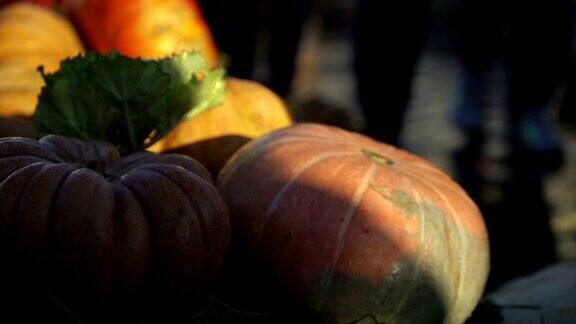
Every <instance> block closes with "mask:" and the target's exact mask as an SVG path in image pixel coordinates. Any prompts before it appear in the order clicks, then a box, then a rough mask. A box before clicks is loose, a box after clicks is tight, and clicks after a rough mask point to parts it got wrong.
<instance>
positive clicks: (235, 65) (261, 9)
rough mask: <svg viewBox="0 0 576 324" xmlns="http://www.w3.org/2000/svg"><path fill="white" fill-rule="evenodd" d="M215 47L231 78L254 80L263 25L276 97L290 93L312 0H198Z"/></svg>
mask: <svg viewBox="0 0 576 324" xmlns="http://www.w3.org/2000/svg"><path fill="white" fill-rule="evenodd" d="M200 4H201V5H202V8H203V10H204V13H205V15H206V18H207V21H208V24H209V25H210V27H211V29H212V32H213V35H214V38H215V39H216V44H217V45H218V47H219V48H220V50H221V51H222V52H223V53H225V54H226V55H227V56H228V59H229V66H228V73H229V74H230V75H231V76H235V77H240V78H245V79H253V78H254V72H255V68H256V59H257V45H258V44H257V42H258V40H259V37H260V32H261V30H262V26H263V25H266V27H267V28H266V30H267V39H268V41H267V44H265V45H266V48H265V52H266V53H267V55H266V56H267V61H268V62H267V63H268V71H269V73H268V77H267V80H266V81H265V82H264V83H266V85H267V86H268V87H270V88H271V89H272V90H273V91H274V92H276V93H277V94H279V95H281V96H283V97H286V96H288V95H289V94H290V91H291V87H292V81H293V79H294V71H295V65H296V57H297V54H298V49H299V44H300V38H301V36H302V28H303V24H304V21H305V19H306V17H307V16H308V14H309V12H310V10H311V6H312V0H281V1H274V0H243V1H238V0H201V1H200Z"/></svg>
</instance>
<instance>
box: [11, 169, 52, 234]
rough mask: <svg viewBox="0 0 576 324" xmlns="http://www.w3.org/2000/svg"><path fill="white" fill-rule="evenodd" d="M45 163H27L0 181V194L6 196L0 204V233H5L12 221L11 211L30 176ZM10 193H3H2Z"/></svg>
mask: <svg viewBox="0 0 576 324" xmlns="http://www.w3.org/2000/svg"><path fill="white" fill-rule="evenodd" d="M44 165H46V162H36V163H33V164H30V165H27V166H25V167H23V168H21V169H19V170H17V171H16V172H14V173H12V174H10V175H9V176H8V177H7V178H5V179H3V181H2V182H0V195H1V196H2V197H7V199H3V200H2V203H1V204H0V234H5V233H4V232H5V231H6V229H7V227H9V226H10V225H11V223H12V218H13V217H14V216H13V211H14V208H15V206H16V205H17V204H18V201H19V200H20V197H21V196H22V192H23V191H24V189H26V186H27V185H28V183H29V182H30V180H32V177H34V175H35V174H36V173H37V172H38V171H40V170H41V169H42V167H43V166H44ZM5 192H6V193H8V192H9V193H10V194H3V193H5Z"/></svg>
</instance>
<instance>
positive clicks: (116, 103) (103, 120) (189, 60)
mask: <svg viewBox="0 0 576 324" xmlns="http://www.w3.org/2000/svg"><path fill="white" fill-rule="evenodd" d="M40 72H41V73H42V76H43V78H44V80H45V84H46V85H45V86H44V88H42V92H41V94H40V100H39V103H38V106H37V108H36V113H35V115H34V124H35V126H36V128H37V129H38V131H39V132H40V133H41V134H42V135H47V134H58V135H63V136H68V137H74V138H82V139H88V140H100V141H107V142H110V143H112V144H113V145H115V146H116V147H118V148H119V149H120V150H121V152H123V153H130V152H134V151H137V150H142V149H144V148H146V147H148V146H150V145H152V144H154V143H155V142H156V141H158V140H159V139H161V138H162V137H163V136H165V135H166V134H167V133H168V132H170V130H172V129H173V128H174V127H175V126H176V125H177V124H178V123H179V122H180V121H181V120H182V119H184V118H186V117H188V116H191V115H197V114H199V113H201V112H203V111H205V110H206V109H208V108H210V107H213V106H217V105H219V104H220V103H221V102H222V101H223V100H224V94H225V73H224V70H223V69H215V70H206V69H205V61H204V58H203V57H202V56H201V55H200V54H199V53H197V52H193V53H189V52H184V53H181V54H178V55H174V56H171V57H167V58H164V59H160V60H141V59H131V58H127V57H124V56H121V55H119V54H117V53H111V54H108V55H99V54H95V53H88V54H86V55H84V56H77V57H74V58H72V59H68V60H65V61H63V62H62V64H61V67H60V70H59V71H58V72H56V73H54V74H45V73H44V72H43V71H42V70H40Z"/></svg>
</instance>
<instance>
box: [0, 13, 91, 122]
mask: <svg viewBox="0 0 576 324" xmlns="http://www.w3.org/2000/svg"><path fill="white" fill-rule="evenodd" d="M83 51H84V49H83V47H82V44H81V43H80V40H79V38H78V36H77V35H76V32H75V31H74V28H73V27H72V25H71V24H70V23H69V22H68V21H67V20H66V19H65V18H62V17H60V16H59V15H57V14H56V13H54V12H52V11H51V10H49V9H46V8H44V7H41V6H39V5H36V4H32V3H25V2H22V3H13V4H10V5H7V6H5V7H3V8H2V9H1V10H0V116H2V115H4V116H16V115H19V116H31V115H32V114H33V113H34V109H35V108H36V103H37V102H38V94H39V93H40V89H41V88H42V85H43V84H44V83H43V81H42V78H41V77H40V74H39V73H38V71H37V68H38V66H41V65H42V66H43V67H44V70H45V71H46V72H52V71H55V70H57V69H58V67H59V66H60V61H61V60H63V59H65V58H67V57H70V56H74V55H77V54H79V53H81V52H83Z"/></svg>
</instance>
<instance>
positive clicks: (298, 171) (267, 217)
mask: <svg viewBox="0 0 576 324" xmlns="http://www.w3.org/2000/svg"><path fill="white" fill-rule="evenodd" d="M344 155H351V154H346V153H341V152H336V153H322V154H320V155H317V156H316V157H315V158H313V159H311V160H308V161H307V162H304V163H302V164H300V165H298V166H297V167H296V170H295V171H293V173H292V176H291V177H290V179H289V180H288V181H287V182H286V184H284V186H282V189H280V191H278V193H277V194H276V196H274V199H272V202H271V203H270V206H268V209H267V210H266V213H265V214H264V217H263V220H262V223H261V224H260V229H259V230H258V238H260V237H262V233H263V232H264V226H266V224H267V223H268V221H269V220H270V218H271V217H272V215H273V214H274V212H275V211H276V209H277V208H278V207H279V206H280V203H281V202H282V200H283V199H284V196H285V195H286V193H287V192H288V190H289V189H290V188H291V187H292V185H294V183H295V182H296V180H298V178H299V177H300V176H301V175H302V174H303V173H304V172H306V171H307V170H308V169H310V168H311V167H313V166H314V165H315V164H317V163H320V162H322V161H325V160H327V159H330V158H333V157H336V156H344Z"/></svg>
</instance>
